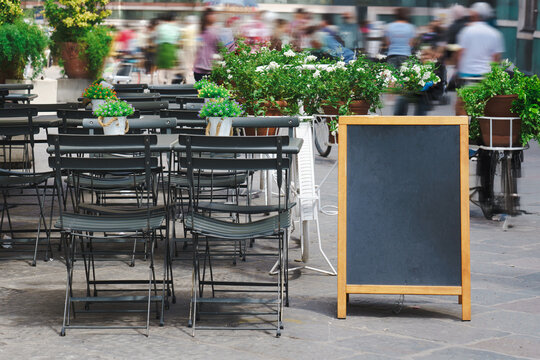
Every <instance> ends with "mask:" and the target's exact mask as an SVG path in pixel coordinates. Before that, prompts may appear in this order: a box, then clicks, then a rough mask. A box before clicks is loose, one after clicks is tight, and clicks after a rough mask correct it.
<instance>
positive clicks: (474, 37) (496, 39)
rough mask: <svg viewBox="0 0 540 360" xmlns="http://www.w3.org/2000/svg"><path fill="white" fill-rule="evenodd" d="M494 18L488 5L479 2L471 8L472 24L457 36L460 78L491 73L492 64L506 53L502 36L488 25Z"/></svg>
mask: <svg viewBox="0 0 540 360" xmlns="http://www.w3.org/2000/svg"><path fill="white" fill-rule="evenodd" d="M492 16H493V9H492V8H491V6H490V5H489V4H488V3H485V2H477V3H474V4H473V5H472V6H471V8H470V21H471V23H470V24H469V25H468V26H466V27H465V28H463V30H461V31H460V33H459V34H458V36H457V43H458V45H459V46H460V49H459V50H458V55H457V58H458V71H459V76H460V77H480V76H482V75H483V74H486V73H488V72H490V70H491V68H490V64H491V62H498V61H500V59H501V54H502V53H503V52H504V41H503V37H502V34H501V33H500V32H499V31H498V30H497V29H495V28H493V27H492V26H490V25H488V24H487V23H486V21H487V20H489V19H490V18H491V17H492Z"/></svg>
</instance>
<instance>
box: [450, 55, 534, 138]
mask: <svg viewBox="0 0 540 360" xmlns="http://www.w3.org/2000/svg"><path fill="white" fill-rule="evenodd" d="M509 66H510V64H509V63H502V64H498V63H493V64H492V65H491V71H490V72H489V73H487V74H485V75H484V79H483V80H482V81H480V82H479V83H477V84H474V85H470V86H467V87H463V88H461V89H458V96H459V97H460V98H461V100H462V101H463V103H464V107H465V111H466V112H467V114H468V115H469V116H470V117H471V121H470V125H469V134H470V140H471V141H472V142H478V141H481V142H482V143H483V144H485V145H490V133H491V134H492V145H493V146H503V147H504V146H509V145H510V137H509V133H510V122H509V121H508V120H492V121H491V123H490V120H489V119H479V118H481V117H483V116H485V117H511V118H515V117H519V118H520V120H513V121H512V122H511V124H512V139H511V140H512V145H513V146H518V145H519V144H521V145H526V144H527V143H528V142H529V140H531V139H536V140H539V139H540V118H539V116H538V112H539V105H538V103H539V101H540V100H539V99H540V84H539V80H538V77H537V76H533V77H526V76H525V75H524V74H523V73H522V72H520V71H519V70H517V69H514V70H513V76H511V75H510V73H509V72H508V71H507V70H508V68H509ZM490 124H493V127H492V129H491V130H490Z"/></svg>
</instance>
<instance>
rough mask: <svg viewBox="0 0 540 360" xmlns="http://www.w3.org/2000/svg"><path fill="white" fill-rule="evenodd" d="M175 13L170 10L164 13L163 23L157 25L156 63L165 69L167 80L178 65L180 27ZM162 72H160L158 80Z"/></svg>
mask: <svg viewBox="0 0 540 360" xmlns="http://www.w3.org/2000/svg"><path fill="white" fill-rule="evenodd" d="M174 21H175V16H174V13H172V12H168V13H165V14H163V15H162V17H161V23H160V24H159V25H158V26H157V27H156V45H157V57H156V65H157V68H158V69H160V70H165V71H164V73H165V82H167V81H168V79H169V78H172V75H170V74H169V72H170V70H171V69H174V68H175V67H176V66H177V51H178V43H179V41H180V28H179V27H178V26H177V25H176V24H175V22H174ZM159 76H160V74H159V73H158V81H159Z"/></svg>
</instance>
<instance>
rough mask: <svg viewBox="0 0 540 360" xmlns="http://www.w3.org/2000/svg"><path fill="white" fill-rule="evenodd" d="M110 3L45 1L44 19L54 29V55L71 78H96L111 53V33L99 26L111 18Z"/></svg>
mask: <svg viewBox="0 0 540 360" xmlns="http://www.w3.org/2000/svg"><path fill="white" fill-rule="evenodd" d="M108 3H109V0H45V3H44V5H45V15H46V17H47V19H48V21H49V24H50V25H51V26H52V27H53V28H54V30H53V33H52V40H53V42H54V44H53V45H54V46H53V48H52V50H53V52H54V53H55V54H57V55H60V56H61V58H62V63H63V66H64V71H65V72H66V74H67V76H68V77H70V78H97V77H99V76H100V74H101V72H102V70H103V63H104V60H105V58H106V57H107V55H108V54H109V51H110V46H111V43H112V36H111V35H110V29H109V28H108V27H105V26H100V24H101V23H102V22H103V20H104V19H105V18H106V17H108V16H109V15H110V14H111V11H110V10H107V9H106V8H105V6H106V5H107V4H108Z"/></svg>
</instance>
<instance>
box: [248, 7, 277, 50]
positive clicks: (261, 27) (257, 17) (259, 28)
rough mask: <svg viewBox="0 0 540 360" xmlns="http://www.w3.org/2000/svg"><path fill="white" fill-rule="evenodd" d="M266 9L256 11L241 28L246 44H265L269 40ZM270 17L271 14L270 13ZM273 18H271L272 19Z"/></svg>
mask: <svg viewBox="0 0 540 360" xmlns="http://www.w3.org/2000/svg"><path fill="white" fill-rule="evenodd" d="M267 16H268V12H267V11H264V10H263V11H257V12H256V13H255V14H254V15H253V17H252V18H251V19H250V20H248V22H247V23H246V24H245V25H244V27H243V28H242V35H243V37H244V38H245V39H246V43H248V44H258V45H260V44H266V43H268V42H269V41H270V38H271V36H272V31H271V29H270V28H269V26H268V25H267V22H268V20H269V19H268V17H267ZM270 17H272V15H270ZM272 20H273V19H272Z"/></svg>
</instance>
